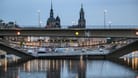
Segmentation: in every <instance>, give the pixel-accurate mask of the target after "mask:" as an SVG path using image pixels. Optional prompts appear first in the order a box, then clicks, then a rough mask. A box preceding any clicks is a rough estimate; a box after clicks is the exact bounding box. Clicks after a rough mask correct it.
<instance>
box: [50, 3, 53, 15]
mask: <svg viewBox="0 0 138 78" xmlns="http://www.w3.org/2000/svg"><path fill="white" fill-rule="evenodd" d="M50 17H54V12H53V3H52V0H51V10H50Z"/></svg>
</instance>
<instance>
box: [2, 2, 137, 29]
mask: <svg viewBox="0 0 138 78" xmlns="http://www.w3.org/2000/svg"><path fill="white" fill-rule="evenodd" d="M52 2H53V9H54V16H55V17H56V16H57V15H59V17H60V18H61V24H62V26H65V27H66V26H69V25H72V24H77V22H78V19H79V12H80V7H81V3H83V8H84V11H85V18H86V24H87V26H91V25H103V24H104V10H107V13H106V24H107V25H108V24H109V21H111V24H112V25H138V0H53V1H52ZM50 7H51V0H0V19H3V20H5V22H8V21H16V23H17V24H19V25H21V26H38V10H40V20H41V24H42V26H45V25H46V21H47V19H48V17H49V12H50Z"/></svg>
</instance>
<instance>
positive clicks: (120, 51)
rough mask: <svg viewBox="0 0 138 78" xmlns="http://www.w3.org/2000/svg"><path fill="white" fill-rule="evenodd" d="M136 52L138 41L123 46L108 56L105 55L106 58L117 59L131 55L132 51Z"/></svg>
mask: <svg viewBox="0 0 138 78" xmlns="http://www.w3.org/2000/svg"><path fill="white" fill-rule="evenodd" d="M135 50H138V40H136V41H134V42H132V43H130V44H128V45H126V46H123V47H121V48H119V49H116V50H113V51H111V52H110V53H109V54H108V55H106V57H107V58H119V57H121V56H123V55H126V54H129V53H132V52H133V51H135Z"/></svg>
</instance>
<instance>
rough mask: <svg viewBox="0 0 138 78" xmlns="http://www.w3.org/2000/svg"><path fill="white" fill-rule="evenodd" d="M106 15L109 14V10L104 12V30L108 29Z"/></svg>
mask: <svg viewBox="0 0 138 78" xmlns="http://www.w3.org/2000/svg"><path fill="white" fill-rule="evenodd" d="M106 14H107V10H106V9H105V10H104V28H106Z"/></svg>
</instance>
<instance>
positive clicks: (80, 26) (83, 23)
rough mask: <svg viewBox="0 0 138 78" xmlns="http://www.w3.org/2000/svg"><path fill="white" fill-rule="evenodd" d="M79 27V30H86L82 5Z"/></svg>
mask: <svg viewBox="0 0 138 78" xmlns="http://www.w3.org/2000/svg"><path fill="white" fill-rule="evenodd" d="M78 27H79V28H86V20H85V13H84V10H83V5H82V4H81V10H80V18H79V20H78Z"/></svg>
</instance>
